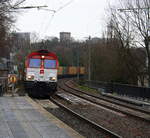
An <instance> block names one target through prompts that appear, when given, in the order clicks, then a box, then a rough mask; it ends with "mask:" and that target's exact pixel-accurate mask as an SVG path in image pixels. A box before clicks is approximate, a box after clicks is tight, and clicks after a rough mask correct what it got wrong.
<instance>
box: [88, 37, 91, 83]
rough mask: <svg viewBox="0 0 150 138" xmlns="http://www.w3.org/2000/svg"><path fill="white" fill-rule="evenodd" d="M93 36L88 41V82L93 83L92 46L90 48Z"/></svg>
mask: <svg viewBox="0 0 150 138" xmlns="http://www.w3.org/2000/svg"><path fill="white" fill-rule="evenodd" d="M90 41H91V36H89V40H88V80H89V81H91V46H90Z"/></svg>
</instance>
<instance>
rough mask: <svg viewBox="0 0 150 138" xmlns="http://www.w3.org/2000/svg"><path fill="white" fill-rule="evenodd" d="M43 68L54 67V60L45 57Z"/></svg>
mask: <svg viewBox="0 0 150 138" xmlns="http://www.w3.org/2000/svg"><path fill="white" fill-rule="evenodd" d="M44 68H48V69H50V68H56V60H50V59H45V60H44Z"/></svg>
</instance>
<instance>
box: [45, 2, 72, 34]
mask: <svg viewBox="0 0 150 138" xmlns="http://www.w3.org/2000/svg"><path fill="white" fill-rule="evenodd" d="M73 1H74V0H70V1H69V2H67V3H65V4H64V5H62V6H60V7H59V8H58V9H57V10H56V11H55V12H54V13H53V14H52V15H51V18H50V20H49V22H48V24H47V26H46V27H45V29H44V34H45V33H46V32H47V30H48V28H49V27H50V25H51V23H52V21H53V19H54V16H55V14H56V13H58V12H59V11H61V10H62V9H64V8H65V7H67V6H69V5H70V4H71V3H72V2H73Z"/></svg>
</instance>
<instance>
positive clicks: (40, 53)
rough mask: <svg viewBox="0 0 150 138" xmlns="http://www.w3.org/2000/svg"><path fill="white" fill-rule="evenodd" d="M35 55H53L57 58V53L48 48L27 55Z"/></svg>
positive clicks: (29, 56)
mask: <svg viewBox="0 0 150 138" xmlns="http://www.w3.org/2000/svg"><path fill="white" fill-rule="evenodd" d="M35 55H46V56H51V57H53V58H55V59H57V56H56V54H55V53H53V52H49V51H48V50H39V51H35V52H32V53H30V54H29V55H28V56H27V57H28V58H31V57H32V56H35Z"/></svg>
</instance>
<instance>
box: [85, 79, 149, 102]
mask: <svg viewBox="0 0 150 138" xmlns="http://www.w3.org/2000/svg"><path fill="white" fill-rule="evenodd" d="M86 85H88V86H89V87H92V88H97V89H98V88H100V89H103V90H104V91H105V92H107V93H113V92H115V93H117V94H120V95H127V96H130V97H136V98H144V99H145V98H147V99H150V88H147V87H138V86H133V85H125V84H118V83H107V82H99V81H86Z"/></svg>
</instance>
